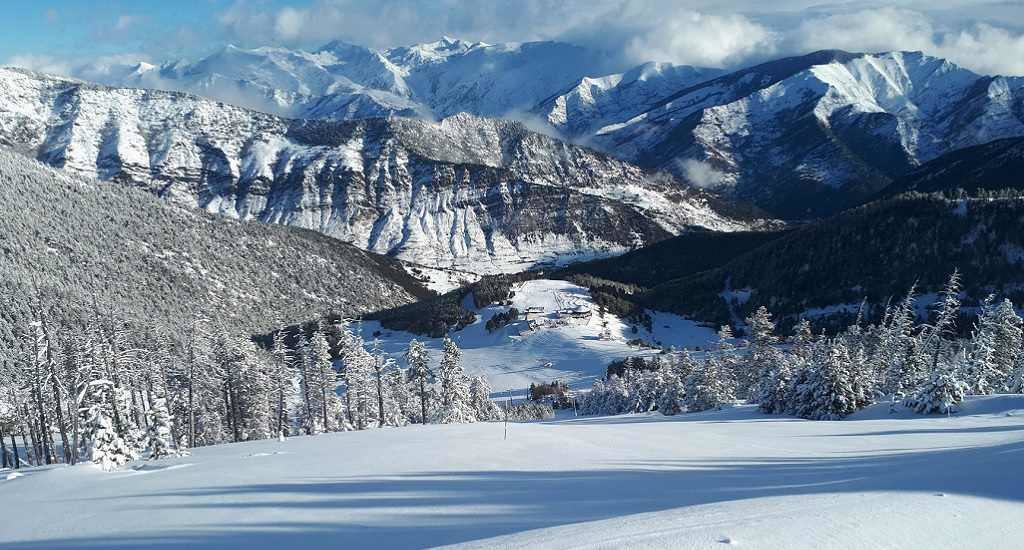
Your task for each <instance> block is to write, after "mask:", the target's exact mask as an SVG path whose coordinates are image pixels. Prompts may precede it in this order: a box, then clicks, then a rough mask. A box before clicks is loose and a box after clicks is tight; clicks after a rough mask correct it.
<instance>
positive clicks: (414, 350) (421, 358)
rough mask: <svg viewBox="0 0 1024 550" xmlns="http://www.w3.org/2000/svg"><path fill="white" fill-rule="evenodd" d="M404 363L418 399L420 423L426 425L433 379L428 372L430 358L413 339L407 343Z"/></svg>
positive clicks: (422, 346) (425, 350) (420, 344)
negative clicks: (407, 366)
mask: <svg viewBox="0 0 1024 550" xmlns="http://www.w3.org/2000/svg"><path fill="white" fill-rule="evenodd" d="M405 361H406V364H407V365H409V380H410V381H411V382H412V384H413V385H414V386H415V391H416V394H417V397H418V398H419V402H420V421H421V422H422V423H423V424H426V423H427V422H428V421H429V418H430V415H428V414H427V409H428V401H429V399H430V383H431V382H432V380H433V377H434V373H433V372H431V370H430V357H429V355H427V348H426V347H424V345H423V343H422V342H420V341H419V340H416V339H415V338H414V339H413V340H412V341H411V342H409V349H408V351H406V352H405Z"/></svg>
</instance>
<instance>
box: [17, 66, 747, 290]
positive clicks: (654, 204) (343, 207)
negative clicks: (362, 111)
mask: <svg viewBox="0 0 1024 550" xmlns="http://www.w3.org/2000/svg"><path fill="white" fill-rule="evenodd" d="M0 97H3V98H4V101H3V103H2V104H0V143H3V144H5V145H8V146H11V147H14V148H16V149H18V150H20V151H22V152H23V153H26V154H29V155H31V156H34V157H36V158H38V159H39V160H41V161H43V162H46V163H47V164H50V165H53V166H56V167H60V168H63V169H65V170H67V171H69V172H72V173H75V174H79V175H84V176H88V177H96V178H98V179H100V180H106V181H115V182H119V183H122V184H127V185H133V186H138V187H143V188H145V189H148V190H150V191H152V192H153V193H156V194H157V195H160V196H162V197H165V198H167V199H169V200H172V201H175V202H178V203H181V204H186V205H190V206H196V207H200V208H203V209H205V210H207V211H210V212H215V213H219V214H221V215H225V216H228V217H233V218H239V219H253V220H260V221H264V222H269V223H282V224H288V225H295V226H299V227H303V228H308V229H314V230H316V231H319V232H321V233H324V234H326V235H329V236H332V237H336V238H338V239H341V240H343V241H346V242H351V243H353V244H356V245H357V246H359V247H361V248H364V249H366V250H370V251H374V252H380V253H384V254H389V255H392V256H396V257H399V258H402V259H406V260H411V261H416V262H419V263H424V264H428V265H431V266H435V265H437V266H444V267H457V268H460V269H466V270H470V271H474V272H478V273H481V272H483V273H491V272H500V271H509V270H516V269H521V268H523V267H528V266H531V265H536V264H538V263H545V262H561V261H566V260H569V259H573V258H581V257H583V258H585V257H589V256H594V255H604V254H609V253H614V252H618V251H621V250H625V249H628V248H633V247H635V246H638V245H642V244H644V243H649V242H653V241H656V240H659V239H662V238H665V237H667V236H669V235H672V234H675V233H679V232H680V231H684V230H685V229H686V228H687V227H690V226H697V227H704V228H709V229H715V230H726V231H728V230H735V229H745V228H749V227H752V226H755V225H757V224H758V223H760V222H758V221H748V220H744V219H739V218H737V217H735V216H732V215H729V214H728V213H726V212H728V205H726V204H724V203H722V202H721V201H720V200H719V199H717V198H716V197H715V196H713V195H710V194H707V193H704V192H702V191H698V190H694V189H692V188H689V187H686V186H683V185H681V184H680V183H678V182H677V181H676V180H674V179H672V178H669V177H665V176H657V175H653V174H651V173H649V172H646V171H644V170H641V169H639V168H637V167H636V166H633V165H631V164H628V163H626V162H623V161H620V160H616V159H613V158H611V157H608V156H605V155H602V154H600V153H596V152H594V151H592V150H588V149H585V148H581V147H577V146H573V145H570V144H567V143H564V142H561V141H558V140H555V139H552V138H550V137H547V136H544V135H541V134H536V133H533V132H530V131H528V130H527V129H526V128H525V127H524V126H523V125H522V124H520V123H517V122H509V121H501V120H494V119H481V118H476V117H473V116H470V115H464V114H462V115H456V116H452V117H449V118H446V119H443V120H442V121H440V122H436V123H435V122H426V121H421V120H417V119H379V118H378V119H366V120H359V121H347V122H329V121H316V122H310V121H295V120H290V119H284V118H279V117H276V116H272V115H268V114H263V113H259V112H254V111H249V110H246V109H243V108H239V107H234V106H230V105H226V104H223V103H218V102H215V101H211V100H206V99H201V98H198V97H195V96H192V95H188V94H184V93H178V92H162V91H153V90H141V89H118V88H107V87H102V86H97V85H92V84H86V83H82V82H77V81H72V80H66V79H58V78H51V77H46V76H41V75H37V74H33V73H28V72H24V71H18V70H11V69H0Z"/></svg>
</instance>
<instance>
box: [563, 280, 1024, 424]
mask: <svg viewBox="0 0 1024 550" xmlns="http://www.w3.org/2000/svg"><path fill="white" fill-rule="evenodd" d="M960 295H961V284H960V277H959V274H958V273H954V274H953V276H952V277H951V278H950V280H949V282H948V283H947V284H946V287H945V290H944V291H943V292H942V293H941V294H940V295H939V299H938V301H937V302H936V303H935V305H934V306H933V312H932V313H933V314H932V315H931V316H929V318H930V321H929V322H926V323H919V322H918V315H917V303H916V302H917V296H916V292H915V290H914V289H911V290H910V291H909V292H908V293H907V295H906V296H905V297H904V298H903V299H902V300H900V301H899V302H898V303H896V304H894V305H890V306H889V307H887V308H886V309H885V312H884V315H883V317H882V319H881V320H880V321H879V322H877V323H868V322H866V321H865V320H864V317H863V316H858V317H857V319H856V320H855V321H854V322H853V323H852V324H851V325H850V326H848V327H846V328H845V329H844V330H842V331H841V332H840V333H838V334H836V335H835V336H833V337H826V336H824V335H816V334H815V333H814V332H813V331H812V330H811V325H810V323H809V322H807V321H806V320H804V321H802V322H800V323H799V324H798V325H797V326H796V329H795V334H794V335H793V336H792V337H791V338H789V339H788V341H782V339H781V338H779V336H778V335H777V334H776V327H775V323H774V322H773V320H772V315H771V314H770V313H769V312H768V310H767V309H766V308H764V307H761V308H759V309H758V310H757V311H755V312H754V313H753V314H752V315H751V316H749V317H748V318H747V319H746V325H747V327H748V330H749V334H750V336H749V339H748V340H746V341H744V342H742V343H740V344H739V345H738V346H737V345H736V344H735V343H734V342H735V338H733V335H732V333H731V331H730V329H729V327H727V326H726V327H723V329H722V331H721V332H720V334H719V346H718V348H717V349H716V350H714V351H710V352H708V353H706V354H705V357H704V358H702V359H697V358H695V357H694V356H692V355H690V354H689V353H687V352H682V353H679V352H665V353H663V354H661V355H658V356H655V357H654V358H653V359H651V360H648V361H646V362H643V363H642V364H641V365H636V364H635V361H636V360H635V359H632V358H630V359H627V360H626V361H625V362H624V363H623V364H620V365H616V366H615V369H610V370H609V373H610V374H609V376H608V378H607V379H605V380H599V381H597V382H595V384H594V387H593V389H592V390H591V392H590V393H589V394H588V395H587V396H586V397H585V399H584V400H583V402H582V407H581V410H582V412H584V413H585V414H619V413H625V412H643V411H651V410H657V411H660V412H662V413H663V414H667V415H672V414H677V413H680V412H690V411H702V410H707V409H711V408H720V407H721V406H722V405H724V404H727V403H733V402H735V401H737V400H745V401H747V402H750V403H755V404H757V405H759V407H760V409H761V410H762V411H764V412H766V413H771V414H792V415H795V416H800V417H802V418H808V419H814V420H823V419H840V418H843V417H845V416H847V415H849V414H852V413H853V412H856V411H857V410H859V409H861V408H864V407H866V406H868V405H870V404H872V403H877V402H888V403H890V404H891V405H892V406H896V405H898V404H901V403H902V404H903V405H904V406H906V407H910V408H912V409H914V410H915V411H917V412H920V413H925V414H927V413H949V412H955V411H956V410H957V409H958V407H959V406H960V403H961V401H962V400H963V398H964V396H965V395H967V394H990V393H1005V392H1012V393H1024V342H1022V330H1021V327H1022V321H1021V318H1020V316H1018V315H1017V313H1016V311H1015V310H1014V307H1013V304H1012V303H1011V302H1010V301H1009V300H1007V299H1004V300H1001V301H999V300H997V299H996V298H995V296H989V297H988V298H987V299H986V300H985V301H984V303H983V304H982V305H981V308H980V313H979V314H978V315H977V318H976V321H975V323H974V325H973V327H972V328H971V330H970V336H969V337H968V338H959V337H957V333H958V331H957V327H956V323H957V322H959V319H961V315H960V313H961V312H960V310H961V303H960ZM617 373H621V374H617Z"/></svg>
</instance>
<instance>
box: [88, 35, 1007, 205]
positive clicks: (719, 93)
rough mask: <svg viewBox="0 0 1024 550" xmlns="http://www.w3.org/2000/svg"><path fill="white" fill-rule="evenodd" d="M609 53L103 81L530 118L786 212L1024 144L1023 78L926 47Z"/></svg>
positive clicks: (473, 46)
mask: <svg viewBox="0 0 1024 550" xmlns="http://www.w3.org/2000/svg"><path fill="white" fill-rule="evenodd" d="M607 57H608V56H605V55H602V54H600V53H599V52H594V51H591V50H587V49H584V48H580V47H576V46H572V45H569V44H564V43H558V42H533V43H507V44H484V43H471V42H466V41H462V40H457V39H451V38H444V39H442V40H440V41H437V42H432V43H428V44H419V45H414V46H408V47H401V48H393V49H389V50H371V49H368V48H363V47H360V46H353V45H349V44H343V43H339V42H333V43H331V44H328V45H326V46H324V47H322V48H320V49H319V50H316V51H314V52H304V51H297V50H286V49H280V48H258V49H252V50H245V49H240V48H236V47H232V46H228V47H225V48H224V49H222V50H221V51H219V52H216V53H214V54H212V55H210V56H209V57H207V58H204V59H201V60H199V61H197V62H191V63H190V62H184V61H178V62H171V63H166V64H164V65H161V66H152V65H137V66H126V67H121V68H118V69H114V70H110V71H108V72H107V73H106V76H105V77H104V78H103V80H104V81H105V82H106V83H109V84H115V85H119V86H135V87H146V88H158V89H172V90H185V91H190V92H194V93H197V94H200V95H205V96H209V97H213V98H217V99H221V100H224V101H226V102H228V103H234V104H239V105H244V106H252V107H256V108H258V109H261V110H264V111H268V112H273V113H277V114H283V115H286V116H294V117H301V118H316V119H331V120H340V119H359V118H368V117H377V116H391V115H397V116H408V117H422V118H428V119H434V120H437V119H440V118H444V117H447V116H451V115H454V114H456V113H459V112H468V113H473V114H475V115H478V116H488V117H503V118H513V119H518V120H523V121H525V122H526V123H527V124H529V125H530V127H531V128H534V129H541V130H543V131H545V132H554V133H556V134H558V135H561V136H563V137H565V138H567V139H572V140H573V141H575V142H578V143H585V144H587V145H588V146H591V147H595V148H598V149H600V150H603V151H605V152H607V153H609V154H611V155H614V156H617V157H619V158H622V159H624V160H627V161H630V162H633V163H636V164H639V165H641V166H644V167H646V168H653V169H659V170H662V169H665V170H670V171H672V172H673V173H675V174H676V175H678V176H681V177H682V178H684V179H686V180H688V181H689V182H691V183H693V184H696V185H698V186H702V187H707V188H712V189H717V190H721V191H726V192H729V193H733V194H734V195H735V196H736V197H738V198H741V199H744V200H750V201H754V202H755V203H757V204H759V205H760V206H763V207H765V208H768V209H769V210H770V211H772V212H773V213H776V214H778V215H781V216H787V217H805V216H815V215H821V214H829V213H832V212H834V211H836V210H839V209H842V208H844V207H847V206H851V205H854V204H856V203H857V202H859V201H861V200H863V199H864V198H866V197H870V196H873V195H875V194H876V193H878V192H879V191H880V190H881V189H883V188H884V187H885V186H886V185H888V184H889V183H890V182H891V181H892V180H893V179H895V178H898V177H900V176H902V175H903V174H904V173H906V172H908V171H909V170H911V169H913V168H914V167H916V166H918V165H919V164H921V163H924V162H927V161H929V160H931V159H934V158H936V157H938V156H939V155H942V154H944V153H948V152H950V151H952V150H955V149H959V148H963V147H969V146H973V145H979V144H982V143H986V142H989V141H992V140H995V139H1000V138H1005V137H1013V136H1019V135H1024V92H1022V89H1024V78H1019V77H1018V78H1012V77H989V76H980V75H977V74H974V73H972V72H970V71H968V70H966V69H963V68H961V67H958V66H956V65H954V64H952V63H950V62H948V61H946V60H943V59H939V58H935V57H930V56H927V55H924V54H922V53H919V52H889V53H879V54H858V53H847V52H842V51H836V50H827V51H820V52H815V53H812V54H808V55H805V56H800V57H792V58H785V59H780V60H776V61H772V62H769V63H765V64H762V65H758V66H755V67H751V68H747V69H743V70H740V71H736V72H733V73H729V74H722V73H721V71H718V70H715V69H700V68H694V67H687V66H672V65H666V64H659V63H646V64H643V65H640V66H637V67H634V68H632V69H629V70H626V71H624V72H621V68H617V67H612V66H610V65H609V63H608V62H607V61H606V59H607Z"/></svg>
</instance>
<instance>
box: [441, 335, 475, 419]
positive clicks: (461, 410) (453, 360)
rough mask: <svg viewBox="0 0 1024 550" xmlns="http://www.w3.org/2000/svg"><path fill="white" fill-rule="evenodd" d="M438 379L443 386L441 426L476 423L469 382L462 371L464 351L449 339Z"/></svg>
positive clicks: (445, 343) (446, 338) (445, 345)
mask: <svg viewBox="0 0 1024 550" xmlns="http://www.w3.org/2000/svg"><path fill="white" fill-rule="evenodd" d="M438 378H439V379H440V384H441V408H440V410H439V411H438V422H440V423H441V424H458V423H466V422H475V421H476V415H475V413H474V411H473V408H472V406H471V405H470V395H469V381H468V380H467V378H466V374H465V372H464V371H463V370H462V351H461V350H459V347H458V346H456V345H455V342H454V341H452V339H451V338H448V337H445V339H444V351H443V354H442V358H441V367H440V369H439V372H438Z"/></svg>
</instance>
